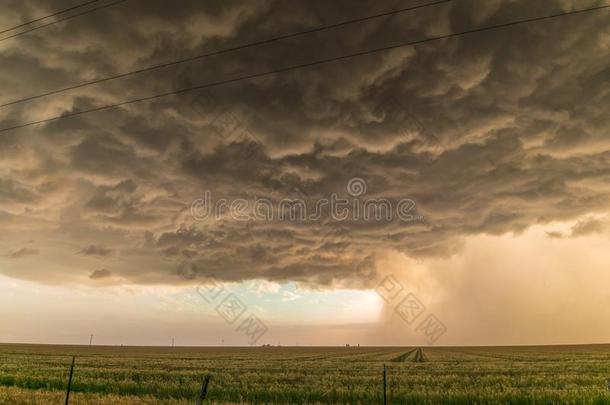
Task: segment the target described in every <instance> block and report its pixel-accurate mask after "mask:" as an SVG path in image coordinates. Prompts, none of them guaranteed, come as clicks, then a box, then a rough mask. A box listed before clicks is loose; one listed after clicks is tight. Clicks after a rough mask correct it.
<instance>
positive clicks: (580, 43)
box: [0, 0, 610, 287]
mask: <svg viewBox="0 0 610 405" xmlns="http://www.w3.org/2000/svg"><path fill="white" fill-rule="evenodd" d="M66 4H67V2H65V1H49V2H40V1H25V2H22V1H9V2H8V4H5V5H4V6H3V8H5V9H7V10H9V11H8V12H4V11H3V12H2V13H1V15H0V25H1V26H2V27H4V26H11V25H13V24H14V22H15V21H22V20H27V19H30V18H33V17H35V16H39V15H44V14H45V13H48V12H50V11H51V10H56V9H60V8H62V7H65V6H66ZM414 4H417V3H414ZM599 4H603V3H602V2H600V1H584V2H583V1H569V0H545V1H540V2H526V1H496V0H494V1H485V2H481V1H474V0H473V1H469V0H464V1H454V2H450V3H448V4H443V5H438V6H433V7H429V8H426V9H420V10H417V11H413V12H409V13H403V14H400V15H395V16H392V17H385V18H381V19H377V20H371V21H368V22H366V23H361V24H358V25H356V26H346V27H342V28H337V29H333V30H329V31H325V32H321V33H317V34H313V35H308V36H303V37H298V38H293V39H290V40H286V41H281V42H276V43H273V44H269V45H265V46H260V47H254V48H249V49H245V50H242V51H238V52H233V53H229V54H224V55H220V56H215V57H211V58H206V59H203V60H198V61H194V62H192V63H188V64H181V65H178V66H174V67H171V68H167V69H163V70H159V71H156V72H151V73H146V74H142V75H138V76H134V77H130V78H126V79H122V80H116V81H111V82H107V83H103V84H100V85H96V86H91V87H86V88H81V89H78V90H75V91H71V92H67V93H62V94H60V95H57V96H53V97H47V98H43V99H38V100H35V101H32V102H29V103H23V104H16V105H14V106H10V107H5V108H1V109H0V128H5V127H9V126H12V125H17V124H19V123H22V122H26V121H31V120H38V119H43V118H45V117H49V116H54V115H59V114H63V113H70V112H75V111H79V110H82V109H87V108H93V107H96V106H100V105H104V104H108V103H116V102H120V101H123V100H127V99H132V98H138V97H145V96H148V95H152V94H157V93H163V92H168V91H173V90H177V89H181V88H185V87H189V86H195V85H199V84H204V83H208V82H214V81H219V80H226V79H231V78H234V77H238V76H244V75H250V74H254V73H258V72H263V71H268V70H273V69H281V68H282V67H285V66H290V65H294V64H299V63H306V62H310V61H313V60H318V59H324V58H331V57H335V56H340V55H343V54H348V53H355V52H359V51H361V50H367V49H370V48H376V47H382V46H388V45H393V44H397V43H399V42H405V41H410V40H413V41H415V40H418V39H424V38H427V37H434V36H439V35H444V34H448V33H451V32H457V31H463V30H467V29H471V28H476V27H479V26H487V25H492V24H499V23H503V22H507V21H512V20H517V19H526V18H531V17H535V16H540V15H548V14H553V13H557V12H561V11H568V10H572V9H577V8H585V7H588V6H594V5H599ZM388 9H392V7H389V6H384V5H383V4H381V3H378V2H359V3H354V2H347V1H335V2H322V1H314V2H310V1H307V2H306V1H302V2H290V3H281V2H274V1H261V2H256V3H253V2H220V1H219V2H215V1H211V2H199V1H182V2H180V3H179V5H176V4H170V3H169V2H166V1H161V0H158V1H147V2H137V1H129V2H127V3H125V4H122V5H120V6H116V7H113V8H109V9H106V10H102V11H99V12H96V13H95V17H93V15H89V16H86V17H82V18H78V19H74V20H71V21H69V22H66V23H61V24H58V25H55V26H53V27H49V28H48V29H43V30H39V31H36V32H33V33H31V34H27V35H24V36H21V37H19V38H14V39H10V40H7V41H3V42H0V66H1V69H0V88H2V89H3V92H2V100H1V101H2V102H3V103H4V102H8V101H11V100H14V99H18V98H22V97H27V96H30V95H33V94H37V93H40V92H44V91H48V90H53V89H56V88H61V87H64V86H69V85H72V84H75V83H80V82H82V81H87V80H91V79H95V78H98V77H104V76H108V75H113V74H118V73H122V72H125V71H129V70H133V69H137V68H140V67H143V66H148V65H151V64H158V63H164V62H168V61H172V60H176V59H180V58H184V57H188V56H191V55H196V54H201V53H206V52H211V51H215V50H219V49H224V48H228V47H232V46H236V45H240V44H243V43H248V42H252V41H256V40H259V39H266V38H271V37H274V36H278V35H283V34H286V33H291V32H295V31H299V30H304V29H308V28H312V27H316V26H318V25H323V24H332V23H335V22H339V21H343V20H345V19H348V18H357V17H361V16H364V15H368V14H374V13H379V12H384V11H387V10H388ZM609 19H610V15H609V14H608V11H604V10H602V11H600V12H593V13H586V14H581V15H575V16H569V17H565V18H560V19H554V20H547V21H542V22H537V23H532V24H528V25H523V26H518V27H512V28H503V29H498V30H494V31H490V32H484V33H479V34H471V35H466V36H462V37H459V38H452V39H447V40H442V41H435V42H429V43H426V44H422V45H417V46H415V47H405V48H399V49H395V50H392V51H388V52H383V53H378V54H374V55H368V56H362V57H358V58H353V59H349V60H344V61H338V62H335V63H330V64H325V65H322V66H317V67H311V68H306V69H300V70H294V71H290V72H285V73H281V74H277V75H272V76H266V77H264V78H260V79H253V80H246V81H240V82H235V83H231V84H228V85H223V86H218V87H214V88H211V89H209V90H206V91H195V92H189V93H183V94H181V95H178V96H171V97H164V98H160V99H156V100H154V101H148V102H142V103H136V104H131V105H128V106H124V107H121V108H117V109H113V110H107V111H102V112H98V113H92V114H87V115H82V116H77V117H73V118H69V119H65V120H59V121H54V122H50V123H48V124H44V125H38V126H32V127H27V128H24V129H19V130H15V131H9V132H2V133H0V228H1V229H2V232H1V233H0V245H1V246H0V247H2V248H3V250H4V251H5V252H11V253H9V254H8V257H6V260H9V259H10V258H11V257H12V258H16V257H19V258H20V260H19V261H16V260H12V261H10V262H6V263H7V265H5V266H3V267H2V271H3V272H4V273H5V274H8V275H11V276H13V277H24V278H30V279H36V280H41V281H47V280H49V281H51V280H52V281H54V282H57V280H59V279H61V280H63V281H66V282H67V281H82V282H87V281H88V280H89V278H91V279H97V278H105V277H108V276H109V275H112V276H113V278H114V279H116V280H122V281H123V282H131V283H168V284H171V283H176V284H178V283H185V282H190V281H191V280H196V279H198V278H201V277H204V276H209V275H214V276H216V277H217V278H220V279H224V280H232V281H240V280H247V279H253V278H264V279H268V280H273V281H297V282H301V283H304V284H309V285H322V286H356V287H366V286H370V285H371V283H372V280H373V278H374V277H373V276H372V275H374V274H375V272H377V271H382V269H378V266H377V263H378V258H379V255H382V254H383V253H384V252H388V251H396V252H401V253H404V254H406V255H407V256H409V257H411V258H415V259H419V258H424V259H425V258H439V257H448V256H450V255H451V254H454V253H456V252H458V251H459V250H460V249H461V247H462V242H463V238H464V237H466V236H472V235H479V234H493V235H502V234H505V233H520V232H523V231H525V230H527V229H528V228H529V227H531V226H533V225H537V224H538V225H540V224H546V223H549V222H552V221H564V220H574V219H577V218H580V217H582V216H583V215H588V214H595V213H600V212H606V211H607V209H608V201H609V197H610V186H609V184H610V183H609V180H610V138H609V137H608V132H609V129H610V118H609V116H608V111H607V106H608V105H610V81H609V80H608V78H609V77H610V66H609V61H610V58H609V57H608V56H609V55H610V24H608V22H609ZM356 177H357V178H360V179H363V180H364V181H365V182H366V193H365V194H363V195H362V196H360V198H386V199H388V200H390V201H392V202H394V203H395V202H397V201H399V200H400V199H403V198H408V199H411V200H413V201H414V202H415V204H416V208H415V210H414V211H413V213H414V214H416V215H418V216H421V217H423V218H424V220H421V221H412V222H405V221H400V220H392V221H386V220H380V221H371V220H368V221H365V220H363V219H362V218H359V219H356V220H349V221H339V220H337V219H336V218H334V219H333V218H332V217H331V216H330V215H328V213H327V212H325V213H324V214H323V215H322V217H321V218H320V219H319V220H316V221H286V220H281V219H279V218H276V217H274V218H273V219H271V220H250V221H239V220H236V219H235V218H231V217H229V216H226V215H223V216H221V217H220V218H207V219H205V220H197V219H196V218H193V216H192V215H191V205H192V203H193V201H194V200H197V199H200V198H202V197H203V196H204V193H205V192H206V191H209V192H210V194H211V195H212V198H213V199H215V200H218V199H226V200H227V201H233V200H235V199H244V200H246V201H254V200H255V199H257V198H258V199H267V200H269V201H272V202H274V203H278V202H279V201H280V200H282V199H285V198H288V199H295V198H301V199H303V200H304V201H306V202H307V205H308V207H310V206H314V205H315V202H316V201H318V200H319V199H321V198H330V196H331V195H332V194H336V195H337V196H339V197H340V198H347V199H349V200H350V201H352V200H353V196H351V195H350V194H349V193H348V192H347V189H346V186H347V184H348V182H349V181H350V180H351V179H353V178H356ZM600 229H601V225H600V224H597V223H594V222H590V223H582V224H580V225H578V226H577V227H576V228H575V229H573V234H574V236H577V235H585V234H590V233H594V232H598V231H600ZM550 236H552V235H550ZM555 236H557V235H555ZM30 240H33V241H34V242H33V243H31V244H29V245H28V246H29V247H28V248H27V249H28V250H27V251H26V250H23V245H24V244H25V243H28V241H30ZM20 249H21V250H20ZM36 253H37V254H36ZM0 260H2V261H4V260H5V258H1V259H0ZM28 260H29V261H31V262H30V263H29V264H28V263H27V261H28ZM42 263H44V264H45V265H44V266H42V265H41V266H38V264H42ZM102 266H103V267H104V269H103V270H99V269H100V268H101V267H102ZM96 269H98V270H96Z"/></svg>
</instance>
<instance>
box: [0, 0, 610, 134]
mask: <svg viewBox="0 0 610 405" xmlns="http://www.w3.org/2000/svg"><path fill="white" fill-rule="evenodd" d="M607 8H610V5H604V6H597V7H591V8H587V9H581V10H574V11H567V12H563V13H558V14H552V15H547V16H542V17H534V18H528V19H525V20H517V21H511V22H507V23H502V24H496V25H490V26H487V27H481V28H474V29H470V30H466V31H460V32H455V33H452V34H446V35H441V36H437V37H432V38H426V39H422V40H418V41H411V42H403V43H400V44H396V45H390V46H385V47H382V48H375V49H369V50H366V51H361V52H356V53H352V54H347V55H341V56H336V57H334V58H329V59H320V60H317V61H313V62H307V63H301V64H297V65H292V66H287V67H285V68H281V69H276V70H270V71H266V72H260V73H254V74H250V75H247V76H240V77H236V78H233V79H226V80H220V81H216V82H210V83H206V84H202V85H199V86H193V87H187V88H184V89H180V90H174V91H170V92H166V93H161V94H155V95H152V96H147V97H141V98H137V99H133V100H127V101H123V102H120V103H117V104H109V105H105V106H101V107H96V108H91V109H88V110H82V111H76V112H73V113H68V114H63V115H57V116H55V117H50V118H45V119H42V120H38V121H31V122H27V123H24V124H19V125H15V126H12V127H7V128H2V129H0V132H6V131H11V130H14V129H19V128H24V127H28V126H32V125H37V124H43V123H47V122H51V121H57V120H60V119H64V118H70V117H75V116H78V115H83V114H89V113H93V112H98V111H103V110H109V109H113V108H117V107H122V106H125V105H128V104H134V103H138V102H141V101H150V100H154V99H157V98H161V97H167V96H172V95H178V94H182V93H187V92H190V91H194V90H203V89H207V88H210V87H217V86H221V85H225V84H229V83H235V82H240V81H244V80H250V79H255V78H260V77H264V76H270V75H273V74H277V73H283V72H288V71H292V70H297V69H302V68H306V67H311V66H317V65H322V64H325V63H331V62H336V61H340V60H345V59H349V58H354V57H357V56H364V55H371V54H374V53H378V52H384V51H389V50H392V49H398V48H403V47H407V46H414V45H419V44H423V43H427V42H433V41H439V40H442V39H448V38H454V37H458V36H461V35H467V34H474V33H478V32H484V31H491V30H494V29H498V28H506V27H511V26H515V25H519V24H527V23H531V22H536V21H542V20H548V19H552V18H558V17H564V16H568V15H575V14H581V13H586V12H590V11H596V10H601V9H607Z"/></svg>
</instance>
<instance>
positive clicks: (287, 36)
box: [0, 0, 453, 108]
mask: <svg viewBox="0 0 610 405" xmlns="http://www.w3.org/2000/svg"><path fill="white" fill-rule="evenodd" d="M451 1H453V0H439V1H435V2H432V3H426V4H420V5H418V6H412V7H407V8H401V9H398V10H393V11H387V12H384V13H381V14H375V15H371V16H366V17H361V18H356V19H353V20H346V21H342V22H339V23H335V24H331V25H323V26H320V27H316V28H312V29H309V30H305V31H299V32H294V33H291V34H286V35H282V36H279V37H274V38H269V39H264V40H261V41H256V42H250V43H247V44H243V45H238V46H234V47H231V48H226V49H221V50H219V51H214V52H210V53H205V54H201V55H196V56H191V57H189V58H185V59H180V60H176V61H173V62H167V63H162V64H159V65H152V66H147V67H144V68H141V69H137V70H133V71H131V72H125V73H121V74H118V75H114V76H108V77H104V78H101V79H95V80H91V81H88V82H84V83H80V84H76V85H73V86H68V87H64V88H61V89H57V90H52V91H49V92H46V93H42V94H38V95H35V96H30V97H25V98H22V99H19V100H14V101H10V102H8V103H4V104H0V108H2V107H7V106H9V105H13V104H19V103H23V102H26V101H31V100H35V99H37V98H42V97H47V96H51V95H53V94H59V93H63V92H66V91H69V90H74V89H78V88H81V87H85V86H90V85H93V84H98V83H102V82H107V81H110V80H115V79H119V78H122V77H127V76H132V75H136V74H139V73H144V72H149V71H151V70H156V69H161V68H166V67H169V66H174V65H178V64H181V63H186V62H193V61H195V60H198V59H203V58H208V57H212V56H217V55H221V54H224V53H228V52H235V51H238V50H242V49H246V48H251V47H254V46H259V45H265V44H269V43H272V42H277V41H281V40H284V39H289V38H295V37H298V36H301V35H306V34H312V33H315V32H320V31H325V30H328V29H332V28H338V27H342V26H345V25H350V24H355V23H358V22H363V21H368V20H372V19H376V18H381V17H386V16H390V15H394V14H399V13H404V12H407V11H413V10H417V9H420V8H425V7H430V6H435V5H438V4H443V3H449V2H451Z"/></svg>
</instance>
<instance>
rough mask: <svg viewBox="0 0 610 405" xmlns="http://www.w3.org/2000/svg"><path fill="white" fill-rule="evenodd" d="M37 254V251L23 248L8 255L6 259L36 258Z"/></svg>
mask: <svg viewBox="0 0 610 405" xmlns="http://www.w3.org/2000/svg"><path fill="white" fill-rule="evenodd" d="M38 253H39V251H38V249H32V248H27V247H24V248H21V249H19V250H15V251H13V252H10V253H9V254H8V257H10V258H11V259H20V258H22V257H26V256H36V255H37V254H38Z"/></svg>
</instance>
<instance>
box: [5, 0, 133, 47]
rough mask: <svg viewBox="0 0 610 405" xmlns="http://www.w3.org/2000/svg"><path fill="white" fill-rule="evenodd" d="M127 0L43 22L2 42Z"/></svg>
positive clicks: (118, 0)
mask: <svg viewBox="0 0 610 405" xmlns="http://www.w3.org/2000/svg"><path fill="white" fill-rule="evenodd" d="M126 1H128V0H117V1H114V2H112V3H108V4H104V5H103V6H98V7H94V8H90V9H89V10H85V11H81V12H80V13H77V14H72V15H69V16H67V17H63V18H59V19H57V20H55V21H51V22H49V23H46V24H42V25H39V26H37V27H33V28H30V29H27V30H25V31H21V32H18V33H16V34H13V35H9V36H8V37H4V38H0V42H2V41H6V40H7V39H11V38H15V37H18V36H20V35H24V34H27V33H29V32H32V31H36V30H39V29H41V28H45V27H48V26H50V25H55V24H57V23H60V22H63V21H67V20H71V19H73V18H76V17H80V16H82V15H85V14H89V13H93V12H94V11H98V10H102V9H105V8H108V7H112V6H116V5H117V4H120V3H124V2H126Z"/></svg>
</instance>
